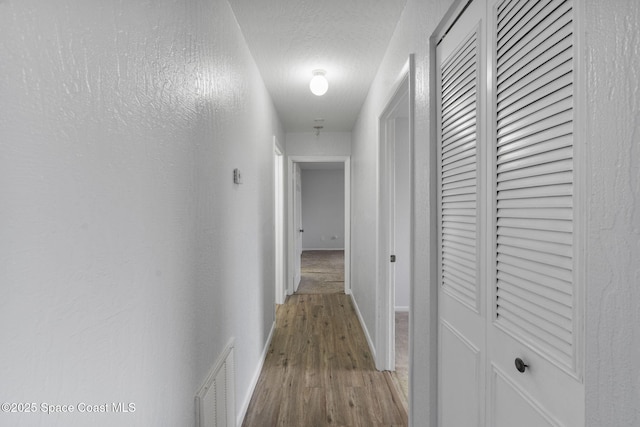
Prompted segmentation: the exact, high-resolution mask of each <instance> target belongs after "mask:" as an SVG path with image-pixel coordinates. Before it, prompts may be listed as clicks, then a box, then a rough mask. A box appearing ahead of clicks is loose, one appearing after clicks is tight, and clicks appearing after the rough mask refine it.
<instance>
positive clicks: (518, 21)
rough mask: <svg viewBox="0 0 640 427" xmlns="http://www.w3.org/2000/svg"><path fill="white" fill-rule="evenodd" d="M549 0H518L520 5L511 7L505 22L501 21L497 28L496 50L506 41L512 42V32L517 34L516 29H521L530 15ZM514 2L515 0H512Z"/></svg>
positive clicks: (534, 13)
mask: <svg viewBox="0 0 640 427" xmlns="http://www.w3.org/2000/svg"><path fill="white" fill-rule="evenodd" d="M549 1H550V0H546V1H536V2H532V1H528V2H519V3H520V7H518V8H515V9H512V13H509V14H508V15H509V18H508V21H507V22H504V23H502V24H501V25H500V26H499V27H498V28H499V30H498V39H497V42H498V52H500V49H501V48H502V47H503V46H504V45H505V44H507V43H513V40H514V38H515V37H514V34H516V35H517V34H518V31H517V30H518V29H522V28H524V27H525V26H526V25H527V22H529V21H528V20H530V19H531V16H532V15H534V16H535V15H536V14H538V13H540V11H541V10H542V9H543V8H544V7H545V6H547V5H548V4H549ZM514 3H515V2H514Z"/></svg>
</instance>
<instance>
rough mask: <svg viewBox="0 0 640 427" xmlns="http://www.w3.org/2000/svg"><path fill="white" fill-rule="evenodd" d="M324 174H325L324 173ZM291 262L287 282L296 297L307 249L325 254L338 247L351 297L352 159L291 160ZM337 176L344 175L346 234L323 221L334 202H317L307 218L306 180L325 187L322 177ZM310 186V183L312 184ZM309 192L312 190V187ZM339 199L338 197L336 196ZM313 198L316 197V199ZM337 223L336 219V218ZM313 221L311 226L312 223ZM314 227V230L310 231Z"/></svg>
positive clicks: (331, 157)
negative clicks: (341, 252)
mask: <svg viewBox="0 0 640 427" xmlns="http://www.w3.org/2000/svg"><path fill="white" fill-rule="evenodd" d="M321 171H324V172H321ZM288 172H289V180H288V206H289V209H288V218H289V222H288V260H289V263H288V265H289V271H288V275H287V276H288V279H287V289H286V291H287V294H288V295H291V294H293V293H295V292H296V291H297V290H298V288H299V286H300V282H301V277H302V276H301V257H302V252H303V249H305V248H306V249H309V250H316V251H323V250H331V249H336V248H338V247H337V246H336V244H337V245H338V246H341V248H339V249H342V250H343V251H344V274H343V280H344V289H343V291H344V292H345V293H347V294H349V293H350V282H349V277H350V259H351V257H350V241H351V238H350V228H351V227H350V175H351V172H350V159H349V157H348V156H329V157H315V156H290V157H289V162H288ZM336 173H338V174H341V177H340V178H341V179H342V181H341V182H343V193H342V194H341V196H342V197H343V208H342V213H341V215H342V218H341V219H342V221H340V223H341V224H343V225H342V228H343V229H342V230H336V228H335V227H336V225H335V223H336V221H331V220H330V219H329V218H323V215H322V213H321V212H320V211H321V210H322V208H323V207H326V206H323V204H324V205H326V204H329V203H330V201H329V200H328V199H326V200H315V201H314V203H315V204H316V205H315V206H314V205H313V204H312V205H311V206H307V207H306V208H305V209H307V211H308V212H311V213H313V215H311V214H309V213H307V218H306V220H305V217H304V215H303V200H304V198H305V197H304V195H303V192H304V191H305V190H304V188H305V185H304V179H303V176H304V175H305V174H306V175H307V176H308V177H313V176H314V175H318V176H317V177H315V178H313V179H314V181H316V182H315V183H314V186H315V187H318V186H322V185H323V184H322V180H321V179H320V177H321V176H322V175H327V176H331V175H333V176H334V177H335V175H336ZM308 184H309V183H308ZM308 188H309V186H308ZM333 197H335V195H334V196H333ZM312 198H313V197H312ZM334 219H335V218H334ZM309 221H310V222H309ZM309 227H311V228H309ZM332 230H333V231H332Z"/></svg>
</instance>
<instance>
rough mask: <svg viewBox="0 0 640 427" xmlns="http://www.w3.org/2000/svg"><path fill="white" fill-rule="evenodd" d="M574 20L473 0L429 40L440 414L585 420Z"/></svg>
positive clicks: (501, 424) (466, 421) (557, 422)
mask: <svg viewBox="0 0 640 427" xmlns="http://www.w3.org/2000/svg"><path fill="white" fill-rule="evenodd" d="M487 3H488V4H487ZM574 20H575V14H574V11H573V4H572V1H570V0H567V1H562V0H557V1H556V0H547V1H540V2H530V1H520V0H499V1H497V0H490V1H489V2H487V1H484V0H474V1H473V2H472V3H471V4H470V5H469V6H468V7H467V9H466V11H465V12H464V13H463V14H462V15H461V16H460V17H459V19H458V20H457V22H456V23H455V24H454V25H453V27H452V28H450V29H449V31H448V32H447V34H446V35H445V37H444V38H443V40H442V41H441V42H440V44H439V46H438V48H437V50H436V60H437V65H438V73H439V78H438V91H439V92H438V93H439V104H440V105H439V108H438V110H439V111H438V122H439V139H438V157H437V159H438V175H439V184H438V187H439V215H440V216H439V243H440V256H439V262H440V263H439V269H440V291H439V292H440V293H439V297H440V299H439V304H440V306H439V315H440V323H439V327H440V332H439V340H440V341H439V351H440V354H439V365H440V367H439V369H440V372H439V393H440V394H439V396H440V402H439V404H440V420H439V421H440V425H441V426H456V427H458V426H476V425H479V426H491V427H512V426H525V427H528V426H531V427H534V426H535V427H540V426H581V425H584V387H583V382H582V370H581V366H582V364H581V360H582V358H581V354H582V353H581V348H582V334H581V330H582V329H581V326H580V325H581V324H580V322H581V313H582V303H581V301H582V299H581V298H580V295H581V292H580V288H579V286H578V285H579V282H578V281H577V280H576V278H575V277H576V271H577V269H576V254H577V253H578V252H577V251H576V241H577V240H576V236H575V235H574V222H575V219H576V212H577V210H576V209H575V200H574V196H573V195H574V192H575V191H574V189H575V173H574V170H575V162H574V154H573V153H574V150H573V145H574V122H575V116H576V114H575V109H574V100H575V94H574V91H575V85H574V84H573V82H574V80H575V70H576V67H575V58H574V52H575V36H574V25H575V24H574ZM462 401H464V402H465V405H460V402H462Z"/></svg>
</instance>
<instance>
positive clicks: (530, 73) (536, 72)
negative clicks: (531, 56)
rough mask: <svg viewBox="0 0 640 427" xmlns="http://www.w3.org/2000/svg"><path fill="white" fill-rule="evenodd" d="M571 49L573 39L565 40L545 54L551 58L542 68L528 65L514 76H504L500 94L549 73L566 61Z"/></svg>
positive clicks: (515, 72) (499, 85)
mask: <svg viewBox="0 0 640 427" xmlns="http://www.w3.org/2000/svg"><path fill="white" fill-rule="evenodd" d="M568 49H571V39H570V38H568V37H567V38H565V39H563V40H562V41H561V42H560V43H557V44H555V45H553V46H552V47H551V48H550V49H549V50H548V51H546V52H545V53H544V54H545V55H546V56H547V57H548V58H549V60H548V61H547V63H545V64H544V65H542V66H541V67H536V65H535V64H531V63H529V64H527V65H525V66H523V67H522V68H519V69H517V70H516V71H514V73H513V74H511V75H509V76H504V75H503V76H502V77H503V80H502V81H501V82H500V83H498V87H497V91H498V93H499V94H504V93H505V92H506V91H508V90H509V89H510V88H512V87H513V85H516V86H517V85H519V84H520V83H521V82H523V83H524V82H526V83H528V82H531V81H533V80H535V79H536V78H538V77H540V76H541V75H543V74H545V73H547V72H549V70H550V69H551V68H553V67H554V66H558V65H560V64H562V63H563V61H565V60H566V56H565V55H564V53H566V52H565V51H566V50H568Z"/></svg>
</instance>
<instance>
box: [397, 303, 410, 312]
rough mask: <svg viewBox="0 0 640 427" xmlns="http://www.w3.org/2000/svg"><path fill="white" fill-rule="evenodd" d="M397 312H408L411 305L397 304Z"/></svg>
mask: <svg viewBox="0 0 640 427" xmlns="http://www.w3.org/2000/svg"><path fill="white" fill-rule="evenodd" d="M395 311H396V313H408V312H409V306H408V305H396V309H395Z"/></svg>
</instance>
